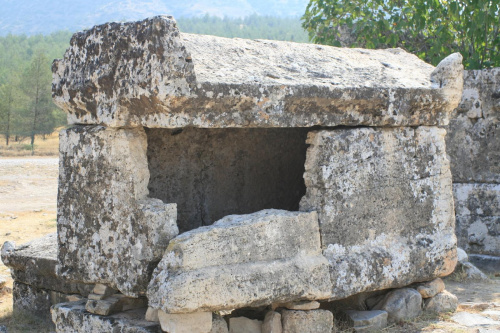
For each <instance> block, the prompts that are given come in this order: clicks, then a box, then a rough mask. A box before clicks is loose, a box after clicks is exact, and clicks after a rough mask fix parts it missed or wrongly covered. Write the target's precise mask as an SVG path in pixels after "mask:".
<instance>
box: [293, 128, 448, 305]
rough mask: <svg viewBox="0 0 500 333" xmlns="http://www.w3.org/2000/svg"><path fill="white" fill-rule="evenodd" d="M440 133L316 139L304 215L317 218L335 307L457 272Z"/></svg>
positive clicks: (360, 133) (359, 132) (361, 131)
mask: <svg viewBox="0 0 500 333" xmlns="http://www.w3.org/2000/svg"><path fill="white" fill-rule="evenodd" d="M444 136H445V131H444V130H442V129H439V128H432V127H418V128H397V129H371V128H357V129H338V130H320V131H314V132H310V133H309V137H308V143H309V144H310V147H309V148H308V151H307V158H306V164H305V168H306V171H305V174H304V179H305V182H306V195H305V196H304V197H303V198H302V201H301V204H300V209H301V211H317V212H318V216H319V221H320V228H321V236H322V237H321V238H322V248H323V254H324V256H325V257H326V258H327V259H328V261H329V262H330V264H331V266H332V270H331V274H332V282H333V289H332V295H331V297H332V299H342V298H346V297H348V296H350V295H354V294H358V293H360V292H363V291H373V290H380V289H387V288H394V287H401V286H406V285H409V284H411V283H412V282H416V281H426V280H432V279H433V278H435V277H440V276H446V275H448V274H450V273H451V272H453V269H454V267H455V265H456V260H457V255H456V237H455V233H454V230H455V216H454V215H455V214H454V209H453V208H454V207H453V196H452V182H451V173H450V169H449V163H448V160H447V158H446V152H445V143H444Z"/></svg>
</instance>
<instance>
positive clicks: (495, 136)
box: [446, 68, 500, 184]
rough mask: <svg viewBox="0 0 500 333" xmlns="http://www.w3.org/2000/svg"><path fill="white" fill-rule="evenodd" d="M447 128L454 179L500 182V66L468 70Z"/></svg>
mask: <svg viewBox="0 0 500 333" xmlns="http://www.w3.org/2000/svg"><path fill="white" fill-rule="evenodd" d="M447 132H448V135H447V136H446V151H447V152H448V154H449V156H450V164H451V172H452V174H453V182H455V183H497V184H498V183H500V68H493V69H483V70H473V71H472V70H471V71H465V77H464V91H463V96H462V100H461V102H460V104H459V106H458V107H457V109H456V110H455V111H454V112H453V113H452V115H451V119H450V124H449V126H448V127H447Z"/></svg>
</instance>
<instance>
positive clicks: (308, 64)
mask: <svg viewBox="0 0 500 333" xmlns="http://www.w3.org/2000/svg"><path fill="white" fill-rule="evenodd" d="M461 60H462V59H461V56H460V55H459V54H455V55H453V56H451V57H450V58H447V59H446V61H444V62H443V63H442V65H441V66H438V67H437V68H436V70H435V69H434V67H432V66H431V65H429V64H426V63H424V62H423V61H421V60H420V59H418V58H417V57H416V56H414V55H411V54H409V53H406V52H405V51H403V50H401V49H388V50H361V49H348V48H345V49H342V48H335V47H329V46H319V45H312V44H299V43H290V42H281V41H265V40H243V39H228V38H221V37H215V36H203V35H191V34H185V33H180V32H179V30H178V28H177V25H176V22H175V20H174V19H173V18H172V17H168V16H157V17H154V18H150V19H146V20H143V21H139V22H129V23H109V24H104V25H100V26H96V27H94V28H92V29H90V30H87V31H84V32H81V33H77V34H75V35H74V36H73V38H72V39H71V45H70V48H69V49H68V51H67V52H66V54H65V55H64V59H62V60H58V61H55V62H54V64H53V96H54V101H55V103H56V104H57V105H58V106H60V107H61V108H62V109H63V110H65V111H67V112H68V114H69V122H70V123H79V124H103V125H106V126H112V127H120V126H140V125H142V126H146V127H166V128H179V127H188V126H196V127H310V126H314V125H322V126H337V125H368V126H402V125H405V126H415V125H437V124H445V123H447V118H448V114H449V113H450V112H451V111H452V110H453V109H454V108H455V107H456V105H457V103H458V102H457V100H458V99H459V97H458V98H457V96H460V95H461V94H460V92H461V87H462V69H463V67H462V64H461Z"/></svg>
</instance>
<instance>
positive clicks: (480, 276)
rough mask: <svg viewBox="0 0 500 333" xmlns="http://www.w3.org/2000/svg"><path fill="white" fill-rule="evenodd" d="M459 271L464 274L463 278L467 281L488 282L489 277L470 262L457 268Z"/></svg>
mask: <svg viewBox="0 0 500 333" xmlns="http://www.w3.org/2000/svg"><path fill="white" fill-rule="evenodd" d="M457 270H458V271H459V272H460V271H462V272H463V273H464V276H463V278H464V279H465V280H467V281H487V280H489V278H488V276H487V275H486V274H484V273H483V272H482V271H481V270H480V269H479V268H477V267H476V266H474V265H473V264H472V263H470V262H465V263H463V264H460V266H458V267H457Z"/></svg>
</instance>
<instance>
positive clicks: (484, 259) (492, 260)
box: [469, 254, 500, 274]
mask: <svg viewBox="0 0 500 333" xmlns="http://www.w3.org/2000/svg"><path fill="white" fill-rule="evenodd" d="M469 258H470V262H471V263H472V264H473V265H474V266H476V267H477V268H479V269H480V270H481V271H483V272H485V273H490V274H495V273H500V257H496V256H489V255H485V254H471V255H470V256H469Z"/></svg>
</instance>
